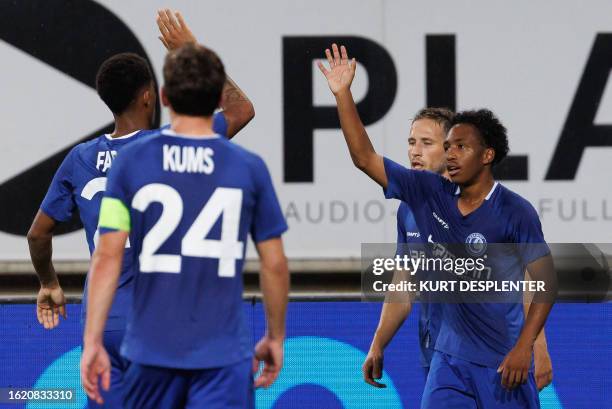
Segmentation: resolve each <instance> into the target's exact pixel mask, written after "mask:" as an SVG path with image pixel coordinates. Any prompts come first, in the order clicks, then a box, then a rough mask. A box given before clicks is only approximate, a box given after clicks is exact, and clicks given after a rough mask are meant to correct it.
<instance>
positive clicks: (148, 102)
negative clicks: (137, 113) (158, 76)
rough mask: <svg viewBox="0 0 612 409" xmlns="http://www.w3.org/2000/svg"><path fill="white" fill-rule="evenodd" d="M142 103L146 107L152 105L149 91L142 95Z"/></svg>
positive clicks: (151, 96)
mask: <svg viewBox="0 0 612 409" xmlns="http://www.w3.org/2000/svg"><path fill="white" fill-rule="evenodd" d="M142 101H143V103H144V106H146V107H148V106H149V105H151V104H153V95H152V94H151V90H146V91H145V92H143V93H142Z"/></svg>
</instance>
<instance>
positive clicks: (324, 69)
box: [317, 61, 328, 76]
mask: <svg viewBox="0 0 612 409" xmlns="http://www.w3.org/2000/svg"><path fill="white" fill-rule="evenodd" d="M317 67H319V70H320V71H321V72H322V73H323V75H325V76H327V73H328V71H327V69H326V68H325V65H323V63H322V62H321V61H317Z"/></svg>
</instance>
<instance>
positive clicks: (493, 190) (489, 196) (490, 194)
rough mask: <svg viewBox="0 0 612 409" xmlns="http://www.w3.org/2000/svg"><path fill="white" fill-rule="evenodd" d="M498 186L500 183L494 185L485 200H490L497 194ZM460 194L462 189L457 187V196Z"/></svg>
mask: <svg viewBox="0 0 612 409" xmlns="http://www.w3.org/2000/svg"><path fill="white" fill-rule="evenodd" d="M498 184H499V182H495V183H493V187H492V188H491V190H490V191H489V193H488V194H487V196H486V197H485V200H489V199H490V198H491V196H493V192H495V188H496V187H497V185H498ZM459 193H461V188H460V187H459V186H457V190H455V196H457V195H458V194H459Z"/></svg>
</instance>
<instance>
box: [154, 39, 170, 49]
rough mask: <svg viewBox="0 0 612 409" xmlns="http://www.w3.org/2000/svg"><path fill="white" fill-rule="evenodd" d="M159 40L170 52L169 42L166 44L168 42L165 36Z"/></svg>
mask: <svg viewBox="0 0 612 409" xmlns="http://www.w3.org/2000/svg"><path fill="white" fill-rule="evenodd" d="M157 38H159V41H161V42H162V44H163V45H164V47H166V49H167V50H169V49H170V46H169V45H168V42H166V40H165V39H164V37H163V36H159V37H157Z"/></svg>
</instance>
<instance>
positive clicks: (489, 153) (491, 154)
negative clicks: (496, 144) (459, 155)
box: [482, 148, 495, 165]
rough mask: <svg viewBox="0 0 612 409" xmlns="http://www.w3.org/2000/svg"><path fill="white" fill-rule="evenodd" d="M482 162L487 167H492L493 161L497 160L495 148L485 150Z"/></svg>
mask: <svg viewBox="0 0 612 409" xmlns="http://www.w3.org/2000/svg"><path fill="white" fill-rule="evenodd" d="M482 159H483V160H482V162H483V164H485V165H490V164H491V163H493V159H495V150H494V149H493V148H486V149H485V150H484V154H483V158H482Z"/></svg>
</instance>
